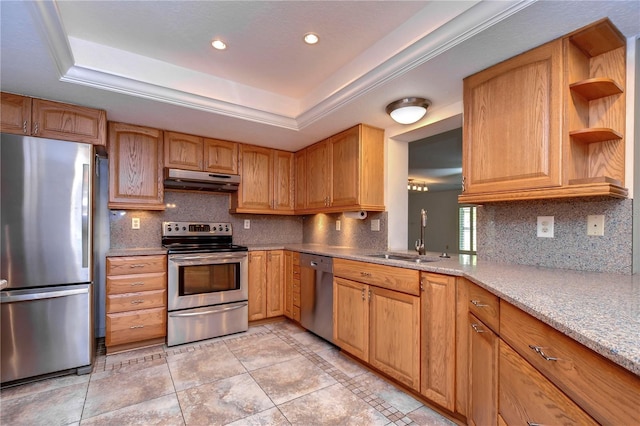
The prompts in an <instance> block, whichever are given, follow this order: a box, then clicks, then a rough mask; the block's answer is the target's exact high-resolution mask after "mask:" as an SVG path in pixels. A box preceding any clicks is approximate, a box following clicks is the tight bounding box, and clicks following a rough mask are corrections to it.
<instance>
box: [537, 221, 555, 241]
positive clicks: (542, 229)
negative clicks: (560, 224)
mask: <svg viewBox="0 0 640 426" xmlns="http://www.w3.org/2000/svg"><path fill="white" fill-rule="evenodd" d="M538 237H540V238H553V216H538Z"/></svg>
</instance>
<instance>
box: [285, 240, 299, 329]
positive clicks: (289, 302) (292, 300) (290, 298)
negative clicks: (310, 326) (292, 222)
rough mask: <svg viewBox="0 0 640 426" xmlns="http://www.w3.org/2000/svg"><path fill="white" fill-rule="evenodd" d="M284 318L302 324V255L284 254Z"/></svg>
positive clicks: (294, 253) (286, 251) (287, 252)
mask: <svg viewBox="0 0 640 426" xmlns="http://www.w3.org/2000/svg"><path fill="white" fill-rule="evenodd" d="M284 316H285V317H287V318H289V319H292V320H294V321H297V322H300V253H298V252H292V251H288V250H285V252H284Z"/></svg>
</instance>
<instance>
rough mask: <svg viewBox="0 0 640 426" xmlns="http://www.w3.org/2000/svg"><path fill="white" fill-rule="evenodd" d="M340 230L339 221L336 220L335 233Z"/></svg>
mask: <svg viewBox="0 0 640 426" xmlns="http://www.w3.org/2000/svg"><path fill="white" fill-rule="evenodd" d="M339 230H340V221H339V220H336V231H339Z"/></svg>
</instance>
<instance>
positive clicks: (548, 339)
mask: <svg viewBox="0 0 640 426" xmlns="http://www.w3.org/2000/svg"><path fill="white" fill-rule="evenodd" d="M500 333H501V337H502V339H503V340H504V341H506V342H507V343H509V345H511V347H513V348H514V349H515V350H516V351H517V352H518V353H519V354H520V355H521V356H522V357H524V358H525V359H526V360H527V361H529V363H531V365H533V366H534V367H536V368H537V369H538V370H539V371H540V372H541V373H542V374H543V375H544V376H545V377H547V378H548V379H549V380H551V381H552V382H553V383H554V384H555V385H556V386H557V387H558V388H560V389H561V390H562V391H563V392H564V393H566V394H567V395H568V396H569V397H570V398H571V399H572V400H573V401H575V402H576V403H577V404H578V405H579V406H580V407H582V409H583V410H585V411H586V412H587V413H589V414H590V415H591V416H592V417H593V418H595V419H596V420H597V421H598V422H600V423H602V424H637V423H638V407H640V377H638V376H636V375H634V374H633V373H631V372H629V371H627V370H625V369H624V368H622V367H620V366H618V365H616V364H614V363H613V362H611V361H609V360H608V359H606V358H604V357H602V356H600V355H598V354H597V353H595V352H593V351H592V350H590V349H588V348H586V347H585V346H583V345H581V344H580V343H578V342H576V341H575V340H573V339H571V338H569V337H567V336H565V335H564V334H562V333H561V332H559V331H557V330H555V329H554V328H552V327H550V326H548V325H546V324H544V323H543V322H541V321H539V320H537V319H536V318H534V317H532V316H531V315H529V314H527V313H525V312H523V311H521V310H520V309H518V308H516V307H514V306H513V305H510V304H509V303H507V302H505V301H501V302H500ZM545 357H547V358H545ZM549 358H551V359H549Z"/></svg>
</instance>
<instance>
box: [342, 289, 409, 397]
mask: <svg viewBox="0 0 640 426" xmlns="http://www.w3.org/2000/svg"><path fill="white" fill-rule="evenodd" d="M333 297H334V298H333V306H334V324H333V327H334V328H333V330H334V332H333V335H334V341H335V343H336V344H337V345H338V346H340V347H341V348H342V349H344V350H345V351H347V352H349V353H350V354H351V355H353V356H356V357H358V358H360V359H362V360H363V361H365V362H368V363H369V364H371V365H372V366H373V367H375V368H377V369H379V370H380V371H382V372H384V373H386V374H388V375H389V376H390V377H393V378H394V379H396V380H398V381H399V382H401V383H404V384H405V385H407V386H409V387H411V388H412V389H415V390H416V391H418V390H420V325H419V324H420V298H419V297H416V296H412V295H409V294H405V293H401V292H396V291H391V290H386V289H382V288H378V287H375V286H370V285H367V284H363V283H359V282H357V281H352V280H348V279H344V278H340V277H336V278H334V293H333Z"/></svg>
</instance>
